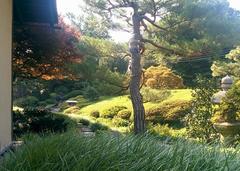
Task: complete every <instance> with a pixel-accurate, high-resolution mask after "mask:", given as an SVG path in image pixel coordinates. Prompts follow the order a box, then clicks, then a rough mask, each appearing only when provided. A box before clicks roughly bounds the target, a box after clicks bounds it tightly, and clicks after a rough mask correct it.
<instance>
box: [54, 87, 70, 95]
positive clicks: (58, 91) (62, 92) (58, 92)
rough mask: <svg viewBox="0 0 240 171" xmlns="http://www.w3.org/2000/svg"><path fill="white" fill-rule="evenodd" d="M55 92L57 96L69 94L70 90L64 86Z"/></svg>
mask: <svg viewBox="0 0 240 171" xmlns="http://www.w3.org/2000/svg"><path fill="white" fill-rule="evenodd" d="M54 92H56V93H57V94H66V93H68V92H69V89H68V88H67V87H65V86H63V85H61V86H58V87H57V88H55V89H54Z"/></svg>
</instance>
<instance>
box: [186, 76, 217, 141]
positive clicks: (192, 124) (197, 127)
mask: <svg viewBox="0 0 240 171" xmlns="http://www.w3.org/2000/svg"><path fill="white" fill-rule="evenodd" d="M196 81H197V85H198V87H197V88H196V89H194V92H193V94H192V96H193V101H192V110H191V112H190V113H189V114H188V116H187V130H188V135H189V136H190V137H194V138H198V139H200V140H201V141H210V140H211V139H212V138H213V133H214V129H213V123H212V122H211V117H212V116H213V114H214V108H213V104H212V96H213V94H214V93H215V87H216V81H214V80H211V79H208V78H204V77H202V76H198V77H197V80H196Z"/></svg>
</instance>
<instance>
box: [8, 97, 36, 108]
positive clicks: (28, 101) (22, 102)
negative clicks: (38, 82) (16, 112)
mask: <svg viewBox="0 0 240 171" xmlns="http://www.w3.org/2000/svg"><path fill="white" fill-rule="evenodd" d="M38 101H39V99H38V98H36V97H34V96H26V97H21V98H19V99H17V100H15V101H14V103H13V104H14V105H15V106H18V107H22V108H24V107H36V106H37V104H38Z"/></svg>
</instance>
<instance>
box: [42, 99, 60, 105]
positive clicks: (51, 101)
mask: <svg viewBox="0 0 240 171" xmlns="http://www.w3.org/2000/svg"><path fill="white" fill-rule="evenodd" d="M45 103H46V104H48V105H49V104H55V103H57V102H56V100H55V99H46V100H45Z"/></svg>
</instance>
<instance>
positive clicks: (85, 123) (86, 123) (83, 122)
mask: <svg viewBox="0 0 240 171" xmlns="http://www.w3.org/2000/svg"><path fill="white" fill-rule="evenodd" d="M79 123H81V124H83V125H85V126H89V125H90V121H89V120H87V119H80V120H79Z"/></svg>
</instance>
